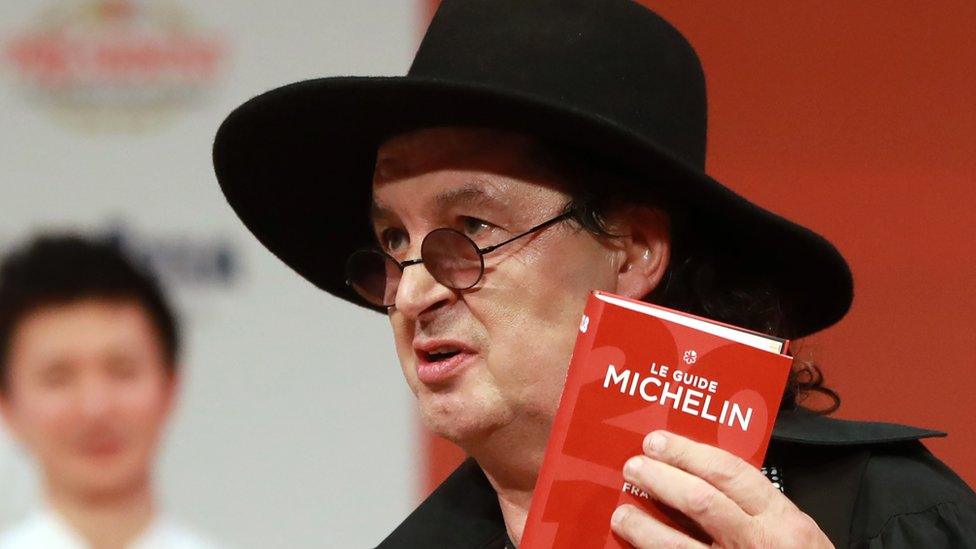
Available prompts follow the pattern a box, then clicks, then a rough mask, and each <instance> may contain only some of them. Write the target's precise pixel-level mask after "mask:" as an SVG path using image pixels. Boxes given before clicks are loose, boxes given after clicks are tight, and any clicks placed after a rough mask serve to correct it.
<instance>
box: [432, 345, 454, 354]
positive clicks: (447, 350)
mask: <svg viewBox="0 0 976 549" xmlns="http://www.w3.org/2000/svg"><path fill="white" fill-rule="evenodd" d="M459 350H460V349H458V348H457V347H438V348H436V349H434V350H433V351H431V352H430V354H432V355H445V354H448V353H456V352H458V351H459Z"/></svg>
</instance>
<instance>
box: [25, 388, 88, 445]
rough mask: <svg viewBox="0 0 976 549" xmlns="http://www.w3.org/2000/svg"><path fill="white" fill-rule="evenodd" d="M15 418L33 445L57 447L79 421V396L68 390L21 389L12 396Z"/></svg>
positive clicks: (29, 442) (27, 441)
mask: <svg viewBox="0 0 976 549" xmlns="http://www.w3.org/2000/svg"><path fill="white" fill-rule="evenodd" d="M11 403H12V406H11V410H12V414H11V420H12V422H13V424H14V428H15V429H16V431H17V432H18V434H19V435H20V436H21V437H22V438H23V439H24V442H25V443H27V444H28V445H29V446H32V447H35V448H40V447H45V446H57V445H58V444H59V443H60V442H62V439H68V438H70V436H71V434H72V433H73V432H74V430H75V429H76V427H75V426H76V425H77V424H78V413H77V412H76V406H75V399H74V398H73V397H72V396H71V395H70V394H69V393H68V392H67V391H55V390H47V389H42V388H30V389H24V390H19V391H18V392H17V394H16V395H14V397H13V398H12V399H11Z"/></svg>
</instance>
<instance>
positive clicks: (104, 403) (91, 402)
mask: <svg viewBox="0 0 976 549" xmlns="http://www.w3.org/2000/svg"><path fill="white" fill-rule="evenodd" d="M78 389H79V394H78V404H79V406H78V410H79V413H80V415H81V416H83V417H85V418H87V419H99V418H101V417H102V416H104V415H105V414H107V413H109V412H110V411H111V410H112V407H113V402H112V395H111V391H110V390H109V387H108V386H107V384H106V383H105V382H104V381H102V380H93V379H89V380H86V382H85V383H81V384H80V385H79V387H78Z"/></svg>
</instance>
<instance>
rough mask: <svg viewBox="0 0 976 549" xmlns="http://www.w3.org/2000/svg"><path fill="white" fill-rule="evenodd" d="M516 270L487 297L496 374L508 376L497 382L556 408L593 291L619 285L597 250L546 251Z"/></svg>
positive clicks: (602, 252) (607, 261)
mask: <svg viewBox="0 0 976 549" xmlns="http://www.w3.org/2000/svg"><path fill="white" fill-rule="evenodd" d="M571 244H572V243H571ZM584 244H585V243H584ZM553 258H556V259H553ZM516 265H517V268H514V267H513V268H511V269H509V270H508V272H506V274H505V282H504V285H503V286H504V287H497V291H493V292H491V295H490V296H488V295H486V296H484V297H485V298H486V299H485V300H484V306H483V307H482V310H483V311H486V312H485V318H486V320H485V325H486V326H490V330H491V332H492V333H491V338H492V341H493V344H492V349H493V355H496V358H497V360H493V361H492V362H493V369H497V370H505V371H504V373H500V374H499V375H496V378H497V379H500V380H502V382H503V383H504V384H506V385H511V386H512V387H513V390H519V391H527V392H529V393H532V394H531V395H527V398H536V397H537V398H539V399H542V400H541V401H540V403H541V404H542V405H543V406H544V407H549V406H550V405H551V406H555V400H558V394H559V392H560V391H561V390H562V382H563V380H564V378H565V371H566V367H567V366H568V364H569V357H570V355H571V354H572V349H573V345H574V343H575V341H576V332H577V329H576V328H577V326H578V325H579V317H580V315H581V314H582V312H583V308H584V306H585V304H586V300H587V298H588V296H589V291H590V290H594V289H603V290H608V289H610V290H612V289H613V284H614V282H615V280H616V279H615V277H614V276H613V274H614V273H613V272H612V268H611V266H610V265H611V264H610V259H609V255H608V252H606V251H605V250H604V249H603V248H601V247H599V246H597V245H596V244H593V245H589V246H583V247H580V246H564V247H562V248H560V249H552V250H546V251H545V253H540V254H538V255H536V256H533V257H532V258H531V260H526V261H523V262H519V263H517V264H516ZM501 342H505V343H504V344H501ZM496 351H497V353H496ZM554 394H555V396H553V395H554Z"/></svg>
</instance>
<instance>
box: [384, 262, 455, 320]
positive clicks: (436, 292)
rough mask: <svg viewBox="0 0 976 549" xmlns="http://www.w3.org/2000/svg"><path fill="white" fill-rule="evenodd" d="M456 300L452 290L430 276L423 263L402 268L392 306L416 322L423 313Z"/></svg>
mask: <svg viewBox="0 0 976 549" xmlns="http://www.w3.org/2000/svg"><path fill="white" fill-rule="evenodd" d="M455 299H457V295H456V294H455V292H454V290H452V289H450V288H448V287H447V286H444V285H443V284H441V283H440V282H437V280H435V279H434V277H433V276H431V274H430V271H428V270H427V266H426V265H424V264H423V263H419V264H417V265H410V266H407V267H404V269H403V273H402V274H401V275H400V284H399V286H397V293H396V299H395V301H394V305H395V306H396V309H397V311H400V312H401V313H403V314H404V315H405V316H406V317H407V318H409V319H411V320H416V319H417V318H418V317H419V316H420V315H421V314H423V313H424V312H425V311H428V310H432V309H435V308H437V307H438V306H441V305H443V304H445V303H450V302H451V301H453V300H455Z"/></svg>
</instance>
